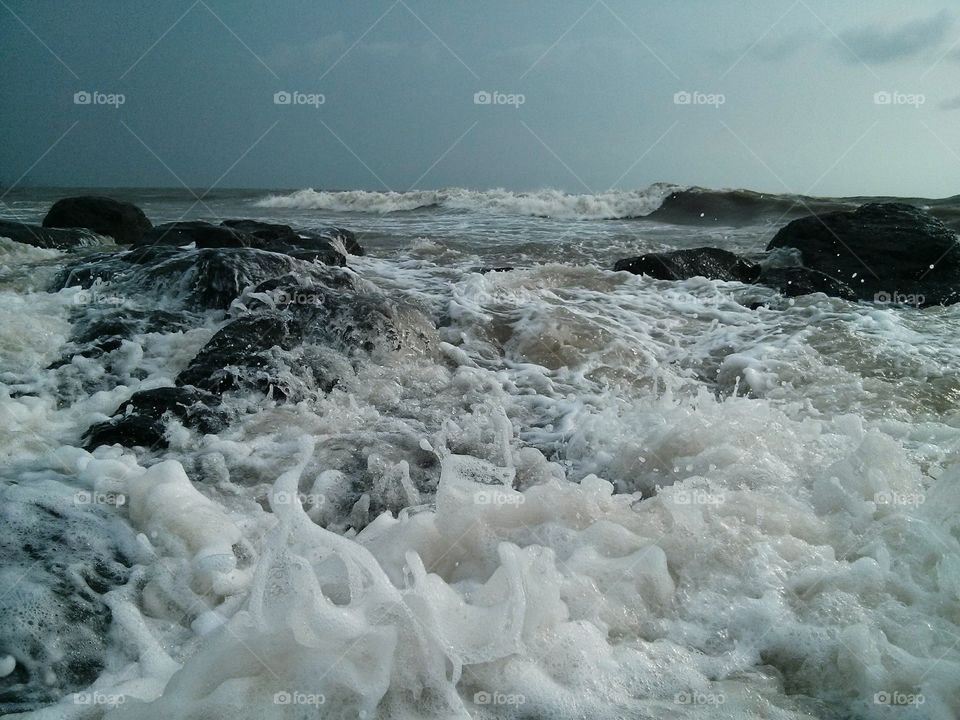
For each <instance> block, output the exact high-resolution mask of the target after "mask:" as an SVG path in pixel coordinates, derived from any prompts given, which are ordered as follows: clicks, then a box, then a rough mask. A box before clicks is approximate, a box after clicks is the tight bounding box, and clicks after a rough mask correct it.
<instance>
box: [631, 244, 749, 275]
mask: <svg viewBox="0 0 960 720" xmlns="http://www.w3.org/2000/svg"><path fill="white" fill-rule="evenodd" d="M613 269H614V270H616V271H626V272H631V273H633V274H634V275H649V276H650V277H653V278H657V279H658V280H687V279H689V278H692V277H699V276H702V277H705V278H708V279H710V280H727V281H733V280H736V281H739V282H746V283H749V282H753V281H755V280H756V279H757V276H758V275H759V274H760V266H759V265H757V264H755V263H752V262H750V261H749V260H744V259H743V258H741V257H740V256H739V255H736V254H735V253H732V252H730V251H728V250H720V249H719V248H709V247H701V248H692V249H688V250H674V251H672V252H662V253H646V254H645V255H640V256H638V257H633V258H625V259H623V260H618V261H617V263H616V265H614V268H613Z"/></svg>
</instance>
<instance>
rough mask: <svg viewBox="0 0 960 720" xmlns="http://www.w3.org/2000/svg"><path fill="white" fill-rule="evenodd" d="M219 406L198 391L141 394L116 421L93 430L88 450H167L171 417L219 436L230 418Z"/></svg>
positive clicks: (125, 405)
mask: <svg viewBox="0 0 960 720" xmlns="http://www.w3.org/2000/svg"><path fill="white" fill-rule="evenodd" d="M217 404H219V398H217V397H216V396H215V395H213V394H211V393H208V392H205V391H204V390H201V389H199V388H195V387H189V386H184V387H162V388H154V389H152V390H140V391H139V392H135V393H134V394H133V395H132V396H131V397H130V399H129V400H127V401H126V402H125V403H122V404H121V405H120V407H118V408H117V411H116V412H115V413H114V417H113V418H111V419H110V420H108V421H106V422H102V423H97V424H95V425H93V426H91V427H90V429H89V430H88V431H87V433H86V435H85V445H84V447H86V448H87V449H88V450H93V449H94V448H96V447H98V446H100V445H113V444H115V443H119V444H120V445H124V446H127V447H136V446H142V447H148V448H152V449H158V448H165V447H167V440H166V422H165V421H166V417H167V413H169V414H170V416H172V417H175V418H178V419H179V420H181V421H182V422H183V424H184V425H186V426H188V427H195V428H197V429H198V430H199V431H200V432H203V433H213V432H219V431H220V430H222V429H223V428H224V427H225V425H226V422H227V416H226V414H225V413H223V412H221V411H218V410H216V409H215V406H216V405H217Z"/></svg>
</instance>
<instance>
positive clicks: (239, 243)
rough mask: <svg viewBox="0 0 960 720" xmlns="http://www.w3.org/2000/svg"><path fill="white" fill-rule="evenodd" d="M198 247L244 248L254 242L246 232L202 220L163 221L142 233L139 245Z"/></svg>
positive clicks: (252, 244)
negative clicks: (193, 245) (190, 245)
mask: <svg viewBox="0 0 960 720" xmlns="http://www.w3.org/2000/svg"><path fill="white" fill-rule="evenodd" d="M190 243H194V244H195V245H196V247H198V248H245V247H252V246H254V244H255V241H254V239H253V238H252V237H251V236H249V235H247V234H246V233H243V232H240V231H239V230H235V229H233V228H230V227H222V226H220V225H212V224H210V223H208V222H203V221H202V220H190V221H183V220H181V221H179V222H171V223H163V224H162V225H157V226H155V227H154V228H153V229H152V230H150V231H148V232H146V233H144V235H143V237H142V238H141V239H140V241H139V243H138V244H139V245H176V246H181V245H189V244H190Z"/></svg>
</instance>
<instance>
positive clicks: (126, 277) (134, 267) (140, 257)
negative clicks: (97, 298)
mask: <svg viewBox="0 0 960 720" xmlns="http://www.w3.org/2000/svg"><path fill="white" fill-rule="evenodd" d="M336 255H337V257H339V258H341V261H342V257H343V256H342V255H339V254H336ZM298 264H300V261H299V260H297V259H295V258H292V257H290V256H287V255H281V254H278V253H272V252H266V251H263V250H255V249H253V248H202V249H183V248H176V247H165V246H142V247H138V248H134V249H133V250H130V251H127V252H119V253H98V254H96V255H93V256H88V257H86V258H83V259H81V260H79V261H77V262H75V263H72V264H71V265H69V266H68V267H67V268H65V269H64V270H63V271H62V272H61V273H60V275H59V276H58V277H57V278H56V280H55V281H54V283H53V285H52V287H51V289H52V290H60V289H62V288H64V287H71V286H74V285H79V286H80V287H83V288H91V287H93V286H94V284H95V283H97V282H98V281H99V282H100V283H107V284H106V285H104V286H103V287H102V289H101V292H102V294H104V295H106V294H108V293H113V294H117V295H120V296H122V297H129V298H138V297H140V296H142V295H143V294H145V293H146V294H150V295H153V296H154V297H157V296H164V297H166V298H167V300H169V301H170V302H171V303H175V304H176V305H179V306H183V307H188V308H192V309H208V310H210V309H219V310H223V309H226V308H227V307H228V306H229V305H230V303H231V302H232V301H233V300H234V299H235V298H237V297H239V296H240V293H241V292H242V291H243V289H244V288H246V287H248V286H251V285H256V284H258V283H260V282H263V281H264V280H266V279H269V278H271V277H277V276H281V275H284V274H286V273H289V272H291V271H293V270H295V269H296V268H297V266H298Z"/></svg>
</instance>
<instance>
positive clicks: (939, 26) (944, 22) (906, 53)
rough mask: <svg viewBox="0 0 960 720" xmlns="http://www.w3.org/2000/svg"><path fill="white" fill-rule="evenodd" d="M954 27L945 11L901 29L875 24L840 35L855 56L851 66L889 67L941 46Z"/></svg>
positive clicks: (849, 58)
mask: <svg viewBox="0 0 960 720" xmlns="http://www.w3.org/2000/svg"><path fill="white" fill-rule="evenodd" d="M952 26H953V16H952V15H951V13H950V12H949V11H947V10H941V11H940V12H938V13H937V14H935V15H932V16H931V17H928V18H922V19H917V20H910V21H907V22H905V23H901V24H899V25H888V26H880V25H878V24H875V23H872V24H870V25H863V26H860V27H854V28H850V29H849V30H845V31H844V32H842V33H840V39H841V40H843V42H844V43H845V44H846V45H847V47H848V48H849V49H850V50H852V51H853V53H855V55H856V57H852V56H851V55H850V53H847V54H846V55H847V59H848V60H849V62H851V63H853V62H860V61H862V62H865V63H878V64H882V63H889V62H894V61H896V60H902V59H905V58H911V57H914V56H916V55H919V54H920V53H922V52H923V51H924V50H927V49H929V48H935V47H937V46H939V45H940V44H941V43H942V42H943V41H944V39H945V38H946V37H947V34H948V32H949V31H950V28H951V27H952Z"/></svg>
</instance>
